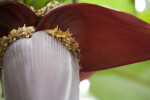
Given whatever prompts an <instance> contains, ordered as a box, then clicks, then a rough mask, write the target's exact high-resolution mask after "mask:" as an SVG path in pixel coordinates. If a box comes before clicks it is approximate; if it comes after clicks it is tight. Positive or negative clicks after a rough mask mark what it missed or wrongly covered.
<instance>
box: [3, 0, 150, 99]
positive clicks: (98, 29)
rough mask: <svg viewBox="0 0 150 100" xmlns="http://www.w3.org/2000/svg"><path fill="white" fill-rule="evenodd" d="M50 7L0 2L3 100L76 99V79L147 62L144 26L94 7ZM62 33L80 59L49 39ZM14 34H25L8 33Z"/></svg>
mask: <svg viewBox="0 0 150 100" xmlns="http://www.w3.org/2000/svg"><path fill="white" fill-rule="evenodd" d="M56 5H57V7H54V5H48V6H47V7H45V8H43V9H42V10H38V11H35V10H34V9H33V8H29V7H27V6H26V5H24V4H23V3H20V2H15V1H3V2H0V36H1V39H0V40H1V45H0V48H1V63H0V64H1V66H2V73H1V74H2V83H3V90H4V96H5V99H6V100H79V86H78V85H79V82H80V80H83V79H85V78H87V77H89V76H90V75H92V74H93V73H94V72H95V71H99V70H104V69H109V68H114V67H118V66H122V65H127V64H132V63H137V62H141V61H145V60H149V59H150V24H148V23H146V22H144V21H142V20H140V19H138V18H136V17H134V16H132V15H130V14H127V13H123V12H120V11H115V10H112V9H109V8H105V7H102V6H98V5H93V4H87V3H74V4H68V5H62V6H60V5H59V4H56ZM51 8H52V9H51ZM24 25H26V26H24ZM31 26H32V27H31ZM57 26H58V27H59V29H60V30H59V29H57V28H56V27H57ZM18 27H20V28H19V29H18ZM21 27H22V28H21ZM33 27H34V28H33ZM17 29H18V30H17ZM68 29H69V33H72V37H74V39H75V41H77V42H78V43H79V49H81V51H80V54H77V55H80V59H78V57H77V56H75V54H76V51H75V52H74V53H75V54H73V53H72V52H70V48H69V47H68V46H67V44H65V45H64V44H63V43H64V42H65V40H63V39H62V40H59V39H58V38H57V37H59V35H56V36H54V33H53V32H56V31H57V32H58V33H59V32H62V33H63V32H68V31H67V30H68ZM45 30H48V31H50V32H51V31H52V32H51V33H52V34H51V36H50V35H48V34H47V31H45ZM20 31H22V33H21V35H22V36H24V32H25V33H29V34H27V35H26V34H25V36H26V37H25V38H22V37H19V36H20V34H19V35H18V34H17V35H16V34H14V33H16V32H18V33H19V32H20ZM31 31H32V33H33V34H30V32H31ZM9 32H10V34H9ZM65 34H67V33H65ZM6 36H8V37H6ZM17 36H18V37H17ZM14 37H15V38H14ZM64 37H65V36H64ZM72 37H70V38H72ZM6 39H8V40H9V41H5V40H6ZM74 39H73V40H74ZM8 42H9V43H8ZM76 45H77V44H76ZM67 47H68V48H67ZM72 48H73V46H72ZM4 51H5V52H4ZM78 60H80V61H78ZM78 66H80V67H81V69H79V67H78Z"/></svg>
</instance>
